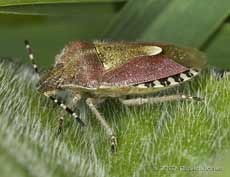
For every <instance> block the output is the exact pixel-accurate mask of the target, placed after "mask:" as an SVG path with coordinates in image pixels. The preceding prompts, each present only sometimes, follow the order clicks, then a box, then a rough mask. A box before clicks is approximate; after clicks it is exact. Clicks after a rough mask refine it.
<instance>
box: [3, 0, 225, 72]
mask: <svg viewBox="0 0 230 177" xmlns="http://www.w3.org/2000/svg"><path fill="white" fill-rule="evenodd" d="M35 2H36V3H33V1H25V0H21V1H19V0H18V1H16V0H11V1H1V2H0V22H1V23H0V34H1V42H0V56H1V57H14V58H20V60H22V61H25V60H26V54H25V51H24V45H23V41H24V40H25V39H28V40H30V41H31V43H32V45H33V48H34V51H35V54H36V58H37V60H38V63H39V64H40V65H42V67H43V68H48V67H49V66H50V65H51V64H52V63H53V60H54V57H55V55H56V54H57V53H58V52H59V51H60V50H61V48H63V47H64V45H65V44H66V43H68V42H69V41H73V40H90V41H92V40H104V39H105V40H143V41H167V42H172V43H176V44H178V45H185V46H192V47H197V48H200V49H201V50H203V51H205V52H207V54H208V57H209V63H210V64H212V65H215V66H219V67H225V68H228V67H230V61H229V56H230V50H229V47H228V46H229V45H228V44H229V38H230V21H229V18H228V15H229V7H230V1H229V0H221V3H220V1H218V0H204V1H199V0H189V1H184V0H144V1H137V0H129V1H128V0H85V1H83V0H81V1H80V0H72V1H65V0H59V1H48V0H43V1H35Z"/></svg>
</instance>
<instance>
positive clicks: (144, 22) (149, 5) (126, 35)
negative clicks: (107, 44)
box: [104, 0, 170, 40]
mask: <svg viewBox="0 0 230 177" xmlns="http://www.w3.org/2000/svg"><path fill="white" fill-rule="evenodd" d="M169 2H170V1H169V0H145V1H144V2H143V1H139V0H130V1H128V3H127V4H126V5H125V6H124V7H123V9H122V10H121V11H120V12H119V14H117V16H116V17H115V18H114V19H113V20H112V22H111V23H110V25H109V26H108V27H107V28H106V30H105V32H104V37H105V38H110V39H122V40H123V39H129V40H133V39H137V38H138V36H140V35H141V34H142V33H143V32H144V31H145V30H146V29H147V28H148V26H149V24H151V23H152V22H153V21H154V20H155V19H156V18H157V17H158V15H160V13H161V12H162V11H163V10H164V9H165V7H167V5H168V4H169Z"/></svg>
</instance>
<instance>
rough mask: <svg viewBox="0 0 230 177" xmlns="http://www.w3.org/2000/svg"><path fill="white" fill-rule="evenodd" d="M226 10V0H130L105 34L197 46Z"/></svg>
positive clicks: (205, 38)
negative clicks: (140, 0)
mask: <svg viewBox="0 0 230 177" xmlns="http://www.w3.org/2000/svg"><path fill="white" fill-rule="evenodd" d="M141 3H142V4H141ZM229 10H230V1H229V0H223V1H221V2H220V1H217V0H207V1H200V0H192V1H184V0H172V1H160V0H148V1H145V2H143V1H142V2H138V1H135V0H133V1H130V2H128V4H127V5H126V7H125V8H124V9H122V11H121V12H120V14H119V15H118V17H117V18H116V20H114V22H113V23H112V24H111V26H109V28H108V30H107V31H106V35H105V36H106V37H111V38H112V39H122V38H124V39H141V40H145V41H153V40H159V41H169V42H174V43H178V44H181V45H189V46H195V47H200V46H202V44H203V43H204V42H205V41H206V40H207V39H208V38H209V37H210V35H211V34H212V33H213V32H214V31H215V30H216V29H217V28H218V27H219V25H220V24H222V22H223V21H224V20H225V18H226V17H227V15H228V14H229ZM125 14H126V15H125Z"/></svg>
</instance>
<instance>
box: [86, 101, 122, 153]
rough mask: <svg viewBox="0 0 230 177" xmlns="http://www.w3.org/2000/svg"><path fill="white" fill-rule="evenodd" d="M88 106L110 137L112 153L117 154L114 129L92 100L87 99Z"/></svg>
mask: <svg viewBox="0 0 230 177" xmlns="http://www.w3.org/2000/svg"><path fill="white" fill-rule="evenodd" d="M86 104H87V105H88V106H89V108H90V110H91V111H92V112H93V113H94V114H95V115H96V119H97V120H98V121H99V122H100V124H101V126H102V127H103V128H104V129H105V130H106V134H107V135H108V136H109V137H110V142H111V151H112V153H115V152H116V146H117V138H116V136H115V134H114V131H113V129H112V128H111V127H110V126H109V125H108V123H107V122H106V121H105V119H104V117H103V116H102V115H101V114H100V112H99V111H98V110H97V108H96V106H95V105H94V101H93V99H92V98H87V100H86Z"/></svg>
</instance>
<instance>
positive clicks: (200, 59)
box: [164, 45, 207, 70]
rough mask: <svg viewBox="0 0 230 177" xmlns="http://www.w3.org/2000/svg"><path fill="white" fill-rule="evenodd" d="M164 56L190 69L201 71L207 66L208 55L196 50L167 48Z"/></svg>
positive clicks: (175, 47)
mask: <svg viewBox="0 0 230 177" xmlns="http://www.w3.org/2000/svg"><path fill="white" fill-rule="evenodd" d="M164 54H165V55H167V56H168V57H169V58H171V59H173V60H174V61H176V62H177V63H179V64H181V65H183V66H186V67H188V68H195V69H198V70H200V69H202V68H204V67H205V66H206V65H207V58H206V55H205V54H204V53H203V52H201V51H199V50H197V49H195V48H185V47H177V46H173V45H171V46H167V47H165V49H164Z"/></svg>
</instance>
